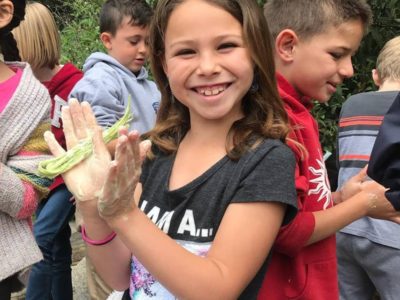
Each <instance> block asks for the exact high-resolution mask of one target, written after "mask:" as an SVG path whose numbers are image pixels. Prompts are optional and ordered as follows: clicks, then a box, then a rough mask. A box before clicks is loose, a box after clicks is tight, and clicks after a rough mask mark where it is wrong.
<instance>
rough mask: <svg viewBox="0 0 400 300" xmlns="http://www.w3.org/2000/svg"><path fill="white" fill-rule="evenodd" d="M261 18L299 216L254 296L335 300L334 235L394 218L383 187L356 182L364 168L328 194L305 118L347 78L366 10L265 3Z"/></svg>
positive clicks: (342, 3)
mask: <svg viewBox="0 0 400 300" xmlns="http://www.w3.org/2000/svg"><path fill="white" fill-rule="evenodd" d="M264 14H265V17H266V19H267V21H268V25H269V28H270V30H271V33H272V35H273V37H274V39H275V63H276V70H277V72H278V74H277V80H278V85H279V92H280V95H281V97H282V99H283V101H284V102H285V108H286V111H287V113H288V116H289V119H290V122H291V125H292V128H293V131H292V133H291V136H290V139H291V140H292V141H294V143H290V144H291V145H290V146H291V148H292V149H293V151H294V152H295V154H296V160H297V167H296V174H295V176H296V189H297V193H298V206H299V213H298V215H297V216H296V218H295V219H294V220H293V221H292V222H291V223H290V224H288V225H286V226H284V227H282V229H281V231H280V234H279V235H278V237H277V240H276V242H275V247H274V254H273V256H272V259H271V264H270V266H269V270H268V272H267V275H266V277H265V280H264V282H263V287H262V289H261V292H260V294H259V299H268V300H284V299H296V300H299V299H308V300H310V299H311V300H314V299H315V300H320V299H324V300H330V299H335V300H336V299H338V298H339V295H338V280H337V267H336V245H335V235H334V234H335V232H336V231H337V230H339V229H340V228H342V227H344V226H346V225H347V224H349V223H351V222H352V221H354V220H356V219H358V218H361V217H363V216H371V217H378V218H386V219H391V220H394V221H398V220H400V219H399V217H398V215H397V213H396V211H395V210H394V208H393V207H392V206H391V204H390V203H389V202H388V201H387V199H386V198H385V196H384V188H383V187H382V186H380V185H378V184H377V183H375V182H369V183H368V182H364V177H365V170H363V171H362V172H360V173H359V174H358V175H356V176H355V177H353V178H352V179H350V180H349V182H348V183H347V184H346V185H345V186H344V187H343V188H342V189H341V191H340V192H336V193H331V190H330V186H329V181H328V177H327V172H326V168H325V164H324V159H323V153H322V148H321V145H320V142H319V132H318V125H317V122H316V121H315V119H314V118H313V117H312V115H311V114H310V109H311V107H312V100H317V101H318V102H321V103H324V102H327V101H328V100H329V98H330V97H331V96H332V94H333V93H335V91H336V88H337V86H338V85H340V84H341V83H342V82H343V80H344V79H345V78H349V77H351V76H352V75H353V67H352V62H351V57H352V55H354V53H355V52H356V51H357V49H358V46H359V44H360V41H361V39H362V37H363V35H364V34H365V32H366V31H367V28H368V26H369V25H370V23H371V19H372V14H371V9H370V7H369V6H368V4H367V2H366V1H365V0H318V1H315V0H297V1H293V0H269V1H268V3H267V4H266V5H265V7H264ZM343 200H346V201H344V202H342V201H343ZM334 203H339V204H337V205H335V206H334Z"/></svg>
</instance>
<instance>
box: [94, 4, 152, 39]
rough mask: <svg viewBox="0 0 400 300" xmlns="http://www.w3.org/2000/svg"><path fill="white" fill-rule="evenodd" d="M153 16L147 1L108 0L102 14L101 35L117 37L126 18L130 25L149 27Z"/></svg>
mask: <svg viewBox="0 0 400 300" xmlns="http://www.w3.org/2000/svg"><path fill="white" fill-rule="evenodd" d="M152 16H153V11H152V8H151V7H150V5H149V4H147V2H146V1H145V0H107V1H106V2H105V3H104V4H103V6H102V8H101V12H100V33H102V32H109V33H111V34H112V35H115V33H116V32H117V29H118V27H119V26H120V25H121V24H122V20H123V19H124V17H128V18H129V24H131V25H137V26H141V27H145V26H148V25H149V24H150V21H151V17H152Z"/></svg>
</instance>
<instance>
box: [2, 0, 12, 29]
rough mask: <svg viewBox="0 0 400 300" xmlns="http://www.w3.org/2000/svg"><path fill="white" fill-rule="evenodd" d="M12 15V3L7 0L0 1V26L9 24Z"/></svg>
mask: <svg viewBox="0 0 400 300" xmlns="http://www.w3.org/2000/svg"><path fill="white" fill-rule="evenodd" d="M13 15H14V5H13V3H12V2H11V1H9V0H3V1H0V28H3V27H6V26H7V25H8V24H10V22H11V20H12V18H13Z"/></svg>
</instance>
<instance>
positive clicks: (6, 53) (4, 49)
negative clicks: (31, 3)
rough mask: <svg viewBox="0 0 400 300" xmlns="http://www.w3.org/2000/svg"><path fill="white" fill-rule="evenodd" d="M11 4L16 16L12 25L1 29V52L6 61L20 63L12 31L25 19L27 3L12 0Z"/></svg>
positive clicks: (22, 0)
mask: <svg viewBox="0 0 400 300" xmlns="http://www.w3.org/2000/svg"><path fill="white" fill-rule="evenodd" d="M11 2H12V3H13V5H14V14H13V18H12V20H11V22H10V24H8V25H7V26H5V27H4V28H1V29H0V49H1V51H0V52H1V53H2V54H3V57H4V60H5V61H19V60H21V57H20V56H19V51H18V47H17V42H16V41H15V39H14V36H13V35H12V33H11V30H13V29H14V28H15V27H17V26H18V25H19V23H20V22H21V21H22V20H23V19H24V16H25V6H26V1H25V0H12V1H11Z"/></svg>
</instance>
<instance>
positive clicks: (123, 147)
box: [98, 129, 151, 221]
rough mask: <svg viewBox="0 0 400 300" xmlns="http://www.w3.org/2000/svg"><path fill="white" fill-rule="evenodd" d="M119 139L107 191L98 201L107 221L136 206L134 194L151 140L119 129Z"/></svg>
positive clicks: (109, 174) (106, 184)
mask: <svg viewBox="0 0 400 300" xmlns="http://www.w3.org/2000/svg"><path fill="white" fill-rule="evenodd" d="M119 134H120V136H119V138H118V142H117V146H116V151H115V160H114V161H112V163H111V166H110V169H109V172H108V175H107V179H106V181H105V185H104V188H103V191H102V193H101V195H100V198H99V201H98V210H99V214H100V216H101V217H103V218H104V219H105V220H106V221H107V220H108V221H109V220H111V219H113V218H115V217H118V216H121V215H123V214H125V213H127V212H128V211H131V210H133V209H134V208H135V207H136V204H135V199H134V193H135V188H136V185H137V183H138V182H139V179H140V174H141V170H142V169H141V165H142V161H143V159H144V157H145V156H146V153H147V151H148V150H149V149H150V146H151V142H150V141H148V140H146V141H143V142H141V143H139V133H138V132H137V131H133V132H130V133H128V132H127V130H126V129H121V130H120V131H119Z"/></svg>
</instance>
